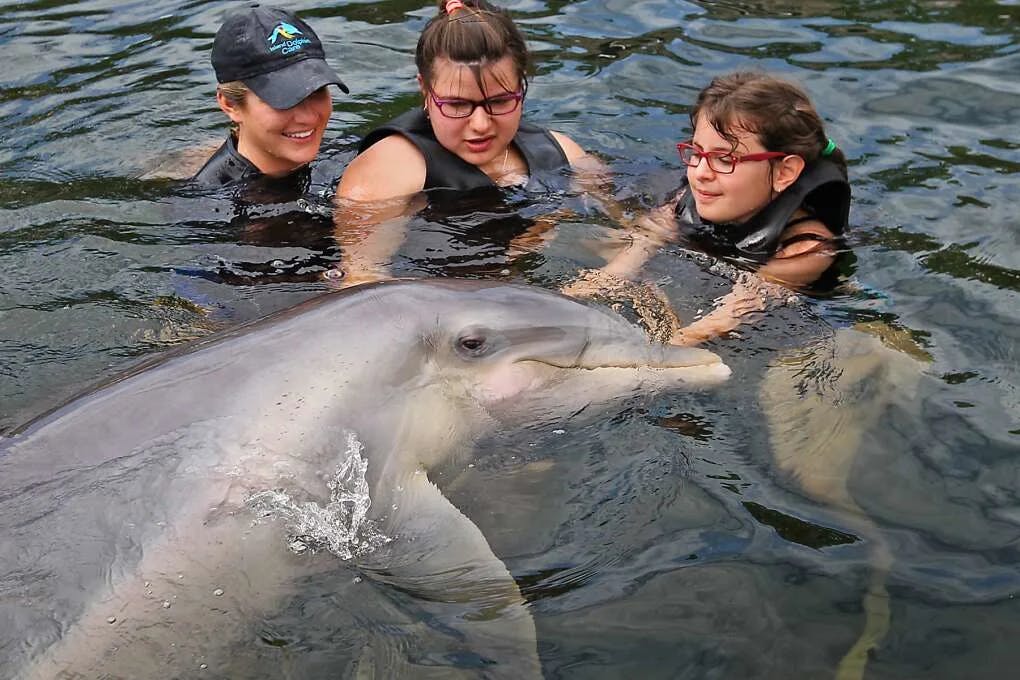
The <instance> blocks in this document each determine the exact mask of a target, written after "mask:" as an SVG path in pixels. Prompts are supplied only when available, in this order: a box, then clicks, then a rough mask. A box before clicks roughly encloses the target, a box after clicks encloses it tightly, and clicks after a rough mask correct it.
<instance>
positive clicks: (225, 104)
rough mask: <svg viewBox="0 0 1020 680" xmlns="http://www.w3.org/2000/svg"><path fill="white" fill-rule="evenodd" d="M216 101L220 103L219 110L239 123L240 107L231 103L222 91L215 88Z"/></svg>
mask: <svg viewBox="0 0 1020 680" xmlns="http://www.w3.org/2000/svg"><path fill="white" fill-rule="evenodd" d="M216 103H217V104H219V105H220V110H221V111H223V113H225V114H227V117H228V118H230V120H232V121H234V122H235V123H238V124H240V123H241V118H242V115H241V108H240V107H239V106H237V105H235V104H231V103H230V100H229V99H227V98H226V96H224V94H223V93H222V92H220V91H219V90H216Z"/></svg>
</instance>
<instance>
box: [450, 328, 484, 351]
mask: <svg viewBox="0 0 1020 680" xmlns="http://www.w3.org/2000/svg"><path fill="white" fill-rule="evenodd" d="M488 349H489V347H488V342H486V337H485V334H484V333H481V332H479V331H478V330H472V331H469V332H465V333H462V334H461V335H460V336H459V337H458V338H457V353H458V354H462V355H464V356H468V357H478V356H481V355H483V354H485V353H486V351H487V350H488Z"/></svg>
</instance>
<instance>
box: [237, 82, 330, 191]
mask: <svg viewBox="0 0 1020 680" xmlns="http://www.w3.org/2000/svg"><path fill="white" fill-rule="evenodd" d="M220 105H221V107H222V106H223V103H222V101H221V104H220ZM223 110H224V111H225V112H226V113H227V115H228V116H230V119H231V120H232V121H234V122H235V123H237V126H238V131H237V150H238V151H239V152H240V153H241V155H242V156H244V157H245V158H247V159H248V160H249V161H251V162H252V163H253V164H254V165H255V167H257V168H258V169H259V170H261V171H262V172H263V173H265V174H267V175H271V176H279V175H285V174H287V173H290V172H293V171H294V170H297V169H298V168H300V167H301V166H303V165H307V164H308V163H311V162H312V160H314V159H315V156H316V155H317V154H318V153H319V146H320V145H321V144H322V136H323V134H324V133H325V132H326V124H327V123H328V122H329V117H330V115H331V114H332V113H333V100H332V97H331V96H330V93H329V89H328V88H326V87H323V88H320V89H318V90H316V91H315V92H313V93H312V94H310V95H308V97H306V98H305V99H304V100H303V101H302V102H301V103H300V104H298V105H297V106H295V107H293V108H290V109H274V108H273V107H271V106H269V104H266V103H265V102H264V101H262V100H261V99H259V97H258V95H256V94H255V93H254V92H252V91H250V90H249V91H248V92H247V93H245V97H244V101H243V102H242V103H241V105H239V106H231V107H230V108H229V110H228V109H227V108H224V109H223Z"/></svg>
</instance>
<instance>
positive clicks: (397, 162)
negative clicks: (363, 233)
mask: <svg viewBox="0 0 1020 680" xmlns="http://www.w3.org/2000/svg"><path fill="white" fill-rule="evenodd" d="M424 186H425V157H424V156H423V155H422V153H421V151H419V150H418V147H416V146H415V145H414V143H413V142H411V141H410V140H409V139H407V138H406V137H404V136H403V135H400V134H392V135H389V136H387V137H384V138H382V139H380V140H379V141H378V142H376V143H374V144H373V145H372V146H370V147H368V148H367V149H365V150H364V151H363V152H361V153H360V154H359V155H358V156H356V157H355V158H354V160H353V161H351V163H350V165H348V166H347V169H346V170H344V174H343V176H342V177H341V178H340V184H339V186H338V187H337V196H339V197H341V198H350V199H354V200H356V201H377V200H382V199H386V198H394V197H396V196H409V195H411V194H415V193H417V192H419V191H421V190H422V189H423V188H424Z"/></svg>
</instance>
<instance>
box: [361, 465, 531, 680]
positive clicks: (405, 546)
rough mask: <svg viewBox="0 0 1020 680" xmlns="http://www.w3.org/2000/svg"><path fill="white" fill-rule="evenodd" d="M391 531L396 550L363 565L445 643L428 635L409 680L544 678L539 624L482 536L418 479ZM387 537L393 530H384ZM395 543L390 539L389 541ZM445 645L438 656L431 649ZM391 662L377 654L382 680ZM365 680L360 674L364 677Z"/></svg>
mask: <svg viewBox="0 0 1020 680" xmlns="http://www.w3.org/2000/svg"><path fill="white" fill-rule="evenodd" d="M395 498H396V507H394V508H393V512H392V515H391V516H390V517H389V518H388V521H387V525H388V526H392V527H394V529H393V530H392V531H393V532H394V533H396V534H397V535H396V536H395V539H394V541H393V542H392V543H390V544H389V545H387V546H385V548H383V549H380V550H377V551H376V553H374V554H372V555H371V556H370V561H367V562H363V563H362V565H361V566H362V568H363V569H365V571H366V573H368V574H369V575H370V576H371V577H372V578H373V579H375V580H377V581H381V582H383V583H386V584H388V585H390V586H392V587H393V588H395V589H396V590H397V591H399V592H401V593H404V594H407V595H411V596H412V597H413V600H412V601H411V602H410V603H409V604H408V606H410V607H412V608H414V609H415V610H418V611H419V612H420V616H421V617H423V618H424V621H425V622H426V623H427V624H428V626H429V628H430V629H431V631H430V632H432V633H434V632H436V631H438V632H439V633H441V634H442V635H441V639H442V641H441V642H435V643H433V642H432V640H435V639H437V638H436V636H435V635H434V634H430V635H429V636H428V637H429V639H428V640H427V641H425V643H424V644H422V646H421V647H418V645H417V644H416V648H417V649H421V650H422V651H421V652H417V654H418V658H412V659H406V661H407V663H408V668H406V669H404V673H406V674H407V675H408V676H409V677H415V678H418V677H431V675H432V674H433V673H432V672H434V674H435V675H436V677H451V672H452V673H453V675H452V677H459V675H458V674H457V671H458V670H459V671H461V672H462V673H463V674H464V677H486V678H540V677H541V665H540V663H539V660H538V651H537V646H536V637H535V624H534V621H533V620H532V618H531V613H530V612H529V611H528V609H527V605H526V603H525V601H524V598H523V597H522V595H521V592H520V589H519V588H518V587H517V584H516V583H515V582H514V579H513V577H512V576H511V575H510V572H509V571H508V570H507V568H506V566H505V565H504V564H503V562H502V561H500V560H499V558H497V557H496V556H495V555H494V554H493V553H492V549H491V548H490V547H489V543H488V541H486V539H485V536H483V535H482V532H481V531H480V530H479V529H478V527H477V526H475V524H474V523H473V522H472V521H471V520H469V519H468V518H467V517H465V516H464V515H463V514H462V513H461V512H460V510H458V509H457V508H456V507H455V506H454V505H453V504H452V503H450V501H449V500H447V499H446V497H445V496H443V494H442V492H441V491H440V490H439V489H438V488H437V487H436V486H435V485H434V484H433V483H432V482H431V481H429V479H428V477H427V475H426V474H425V473H424V472H422V471H419V472H417V473H416V474H414V475H413V476H412V478H411V480H410V481H409V482H408V483H407V484H405V485H404V487H403V491H402V493H401V494H400V495H398V496H396V497H395ZM387 531H389V530H387ZM390 535H392V534H390ZM434 644H436V645H441V648H436V647H435V646H433V645H434ZM383 663H387V664H392V663H393V655H392V654H391V655H389V658H380V654H376V660H375V666H376V669H375V671H376V674H377V675H376V676H377V677H394V676H395V675H397V674H398V672H396V671H397V669H394V668H392V667H390V668H383V667H380V666H381V664H383ZM359 677H360V674H359Z"/></svg>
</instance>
